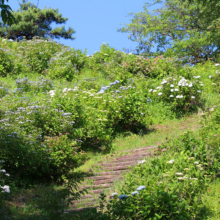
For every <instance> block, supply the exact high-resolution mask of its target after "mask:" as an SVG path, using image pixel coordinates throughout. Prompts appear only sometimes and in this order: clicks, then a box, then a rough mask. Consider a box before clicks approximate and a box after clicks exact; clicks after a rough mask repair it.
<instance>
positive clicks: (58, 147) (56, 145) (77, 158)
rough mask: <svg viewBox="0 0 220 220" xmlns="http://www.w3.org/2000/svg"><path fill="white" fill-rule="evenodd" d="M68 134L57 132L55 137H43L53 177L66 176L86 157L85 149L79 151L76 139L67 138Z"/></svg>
mask: <svg viewBox="0 0 220 220" xmlns="http://www.w3.org/2000/svg"><path fill="white" fill-rule="evenodd" d="M68 134H69V133H67V134H62V133H59V136H56V137H48V138H46V137H45V144H46V146H47V147H48V149H49V156H50V157H47V159H48V160H50V164H49V168H50V172H49V173H50V175H51V176H53V177H54V179H56V178H55V177H56V176H58V177H60V176H62V179H64V180H65V178H66V177H67V176H68V174H69V171H70V170H71V169H74V168H75V167H77V166H79V165H80V164H82V162H84V161H85V160H86V159H87V158H88V157H87V155H86V152H85V151H79V150H80V149H79V146H78V144H77V142H76V141H71V140H69V139H68Z"/></svg>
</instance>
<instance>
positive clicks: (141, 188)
mask: <svg viewBox="0 0 220 220" xmlns="http://www.w3.org/2000/svg"><path fill="white" fill-rule="evenodd" d="M145 188H146V187H145V186H139V187H138V188H137V191H141V190H143V189H145Z"/></svg>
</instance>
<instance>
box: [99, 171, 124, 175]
mask: <svg viewBox="0 0 220 220" xmlns="http://www.w3.org/2000/svg"><path fill="white" fill-rule="evenodd" d="M123 172H125V171H122V170H115V171H108V172H98V173H96V175H97V176H101V175H115V174H121V173H123Z"/></svg>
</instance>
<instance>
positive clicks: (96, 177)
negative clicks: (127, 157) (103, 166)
mask: <svg viewBox="0 0 220 220" xmlns="http://www.w3.org/2000/svg"><path fill="white" fill-rule="evenodd" d="M112 178H114V177H113V175H103V176H92V177H86V178H85V179H92V180H103V179H112Z"/></svg>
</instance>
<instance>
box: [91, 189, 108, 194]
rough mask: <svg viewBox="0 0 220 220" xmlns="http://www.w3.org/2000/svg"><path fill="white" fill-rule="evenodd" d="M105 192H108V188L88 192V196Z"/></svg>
mask: <svg viewBox="0 0 220 220" xmlns="http://www.w3.org/2000/svg"><path fill="white" fill-rule="evenodd" d="M105 190H110V188H105V189H95V190H89V191H88V193H89V194H97V193H103V192H104V191H105Z"/></svg>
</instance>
